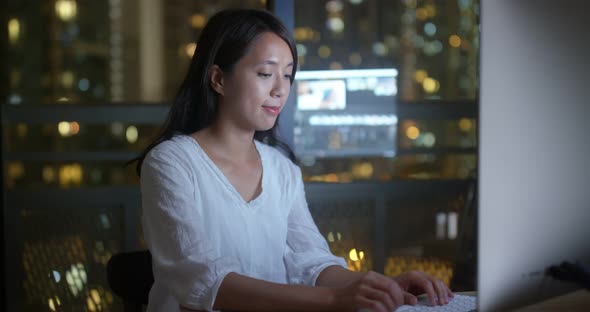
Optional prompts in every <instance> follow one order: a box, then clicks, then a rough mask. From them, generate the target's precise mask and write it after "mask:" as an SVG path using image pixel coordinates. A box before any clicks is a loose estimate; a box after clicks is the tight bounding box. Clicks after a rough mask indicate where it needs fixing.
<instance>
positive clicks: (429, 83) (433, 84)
mask: <svg viewBox="0 0 590 312" xmlns="http://www.w3.org/2000/svg"><path fill="white" fill-rule="evenodd" d="M422 88H423V89H424V91H426V92H427V93H435V92H437V91H438V89H439V88H440V83H439V82H438V81H437V80H436V79H433V78H430V77H427V78H424V80H423V81H422Z"/></svg>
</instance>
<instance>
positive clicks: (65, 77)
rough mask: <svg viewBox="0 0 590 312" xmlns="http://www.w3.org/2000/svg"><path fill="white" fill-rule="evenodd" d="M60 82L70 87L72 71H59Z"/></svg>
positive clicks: (72, 77)
mask: <svg viewBox="0 0 590 312" xmlns="http://www.w3.org/2000/svg"><path fill="white" fill-rule="evenodd" d="M61 84H62V85H63V86H64V87H66V88H71V87H72V85H73V84H74V73H73V72H72V71H69V70H66V71H64V72H62V73H61Z"/></svg>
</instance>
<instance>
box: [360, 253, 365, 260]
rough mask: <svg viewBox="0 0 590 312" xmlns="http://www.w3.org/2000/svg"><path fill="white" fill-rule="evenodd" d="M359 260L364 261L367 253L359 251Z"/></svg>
mask: <svg viewBox="0 0 590 312" xmlns="http://www.w3.org/2000/svg"><path fill="white" fill-rule="evenodd" d="M359 258H360V259H361V260H363V259H364V258H365V252H364V251H359Z"/></svg>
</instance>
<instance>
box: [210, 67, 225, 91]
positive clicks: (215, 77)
mask: <svg viewBox="0 0 590 312" xmlns="http://www.w3.org/2000/svg"><path fill="white" fill-rule="evenodd" d="M209 84H210V85H211V88H213V90H215V92H217V93H218V94H219V95H223V71H221V68H219V66H217V65H212V66H211V67H210V68H209Z"/></svg>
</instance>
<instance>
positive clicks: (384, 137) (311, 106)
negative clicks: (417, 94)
mask: <svg viewBox="0 0 590 312" xmlns="http://www.w3.org/2000/svg"><path fill="white" fill-rule="evenodd" d="M295 79H296V82H295V85H294V90H295V91H296V92H295V97H296V99H295V102H296V111H295V117H294V119H295V128H294V129H295V131H294V138H293V140H294V149H295V153H296V154H297V156H313V157H348V156H372V155H378V156H386V157H392V156H394V155H395V146H396V132H397V116H396V113H395V99H396V95H397V70H396V69H393V68H390V69H362V70H361V69H359V70H326V71H301V72H298V73H297V75H296V78H295Z"/></svg>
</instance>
